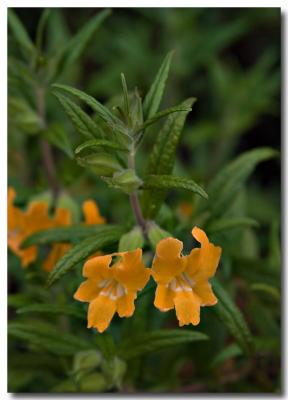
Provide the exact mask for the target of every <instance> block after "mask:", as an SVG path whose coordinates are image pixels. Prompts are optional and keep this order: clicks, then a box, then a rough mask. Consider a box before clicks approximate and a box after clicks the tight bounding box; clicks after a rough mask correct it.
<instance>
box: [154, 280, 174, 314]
mask: <svg viewBox="0 0 288 400" xmlns="http://www.w3.org/2000/svg"><path fill="white" fill-rule="evenodd" d="M173 298H174V293H173V291H172V290H171V289H170V288H169V287H168V286H167V285H161V284H159V285H157V289H156V293H155V299H154V305H155V307H156V308H158V309H159V310H160V311H168V310H171V309H172V308H174V302H173Z"/></svg>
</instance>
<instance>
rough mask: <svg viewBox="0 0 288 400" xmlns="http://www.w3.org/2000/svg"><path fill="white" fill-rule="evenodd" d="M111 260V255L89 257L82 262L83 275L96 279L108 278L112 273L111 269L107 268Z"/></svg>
mask: <svg viewBox="0 0 288 400" xmlns="http://www.w3.org/2000/svg"><path fill="white" fill-rule="evenodd" d="M111 261H112V256H111V255H107V256H98V257H94V258H90V259H89V260H88V261H86V262H85V264H84V267H83V276H85V278H93V279H95V280H98V281H99V280H102V279H107V278H109V277H110V276H111V275H112V272H111V269H109V265H110V263H111Z"/></svg>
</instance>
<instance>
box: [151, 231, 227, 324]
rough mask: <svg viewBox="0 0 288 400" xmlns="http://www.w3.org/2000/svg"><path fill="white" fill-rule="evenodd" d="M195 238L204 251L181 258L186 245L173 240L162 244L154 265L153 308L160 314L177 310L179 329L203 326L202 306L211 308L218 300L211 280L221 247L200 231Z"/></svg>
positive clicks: (159, 244)
mask: <svg viewBox="0 0 288 400" xmlns="http://www.w3.org/2000/svg"><path fill="white" fill-rule="evenodd" d="M192 235H193V236H194V238H195V239H196V240H197V241H198V242H200V243H201V248H196V249H193V250H192V251H191V252H190V254H189V255H188V256H181V252H182V249H183V243H182V242H180V241H179V240H177V239H174V238H172V237H169V238H165V239H162V240H160V242H159V243H158V244H157V248H156V256H155V258H154V260H153V265H152V272H151V274H152V276H153V278H154V280H155V281H156V282H157V289H156V294H155V300H154V305H155V307H157V308H158V309H159V310H161V311H168V310H171V309H173V308H174V307H175V309H176V316H177V318H178V320H179V325H180V326H183V325H188V324H190V323H191V324H193V325H197V324H199V322H200V306H212V305H214V304H216V303H217V299H216V297H215V295H214V293H213V292H212V289H211V285H210V283H209V281H208V280H209V279H210V278H211V277H212V276H214V274H215V272H216V269H217V266H218V263H219V260H220V256H221V251H222V250H221V247H218V246H214V245H213V244H212V243H210V242H209V240H208V238H207V236H206V234H205V232H204V231H202V230H201V229H199V228H197V227H194V228H193V230H192Z"/></svg>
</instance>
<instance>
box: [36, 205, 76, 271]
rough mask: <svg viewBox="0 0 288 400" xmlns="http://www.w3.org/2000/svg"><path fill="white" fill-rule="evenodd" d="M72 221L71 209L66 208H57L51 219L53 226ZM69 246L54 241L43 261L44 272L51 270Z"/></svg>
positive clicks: (63, 224)
mask: <svg viewBox="0 0 288 400" xmlns="http://www.w3.org/2000/svg"><path fill="white" fill-rule="evenodd" d="M71 223H72V217H71V211H70V210H69V209H67V208H61V207H59V208H57V209H56V211H55V217H54V220H53V226H54V227H60V226H69V225H71ZM70 248H71V244H69V243H54V244H53V245H52V249H51V251H50V253H49V255H48V257H47V258H46V260H45V261H44V262H43V269H44V271H46V272H50V271H52V269H53V268H54V266H55V265H56V263H57V261H58V260H60V258H62V257H63V256H64V254H65V253H66V252H67V251H68V250H69V249H70Z"/></svg>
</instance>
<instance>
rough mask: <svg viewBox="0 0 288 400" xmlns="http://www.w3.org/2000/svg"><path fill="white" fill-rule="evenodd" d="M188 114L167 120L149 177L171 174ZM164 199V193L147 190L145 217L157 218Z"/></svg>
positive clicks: (186, 103) (188, 104)
mask: <svg viewBox="0 0 288 400" xmlns="http://www.w3.org/2000/svg"><path fill="white" fill-rule="evenodd" d="M195 101H196V99H195V98H194V97H192V98H189V99H187V100H185V101H184V102H183V103H182V105H183V106H186V107H189V108H190V107H192V105H193V104H194V103H195ZM188 113H189V111H186V112H176V113H174V114H172V115H170V116H169V117H168V118H167V120H166V122H165V124H164V126H163V128H162V129H161V130H160V132H159V134H158V136H157V138H156V142H155V144H154V146H153V148H152V152H151V154H150V157H149V163H148V166H147V171H146V174H147V175H163V174H165V175H169V174H171V172H172V170H173V166H174V162H175V157H176V150H177V146H178V143H179V139H180V135H181V133H182V130H183V127H184V124H185V120H186V117H187V115H188ZM164 198H165V192H164V191H163V192H159V191H155V190H153V189H151V190H145V192H144V195H143V203H142V204H143V208H144V210H143V211H144V214H145V216H146V217H148V218H153V217H155V215H156V214H157V212H158V211H159V208H160V205H161V203H162V201H163V199H164Z"/></svg>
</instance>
